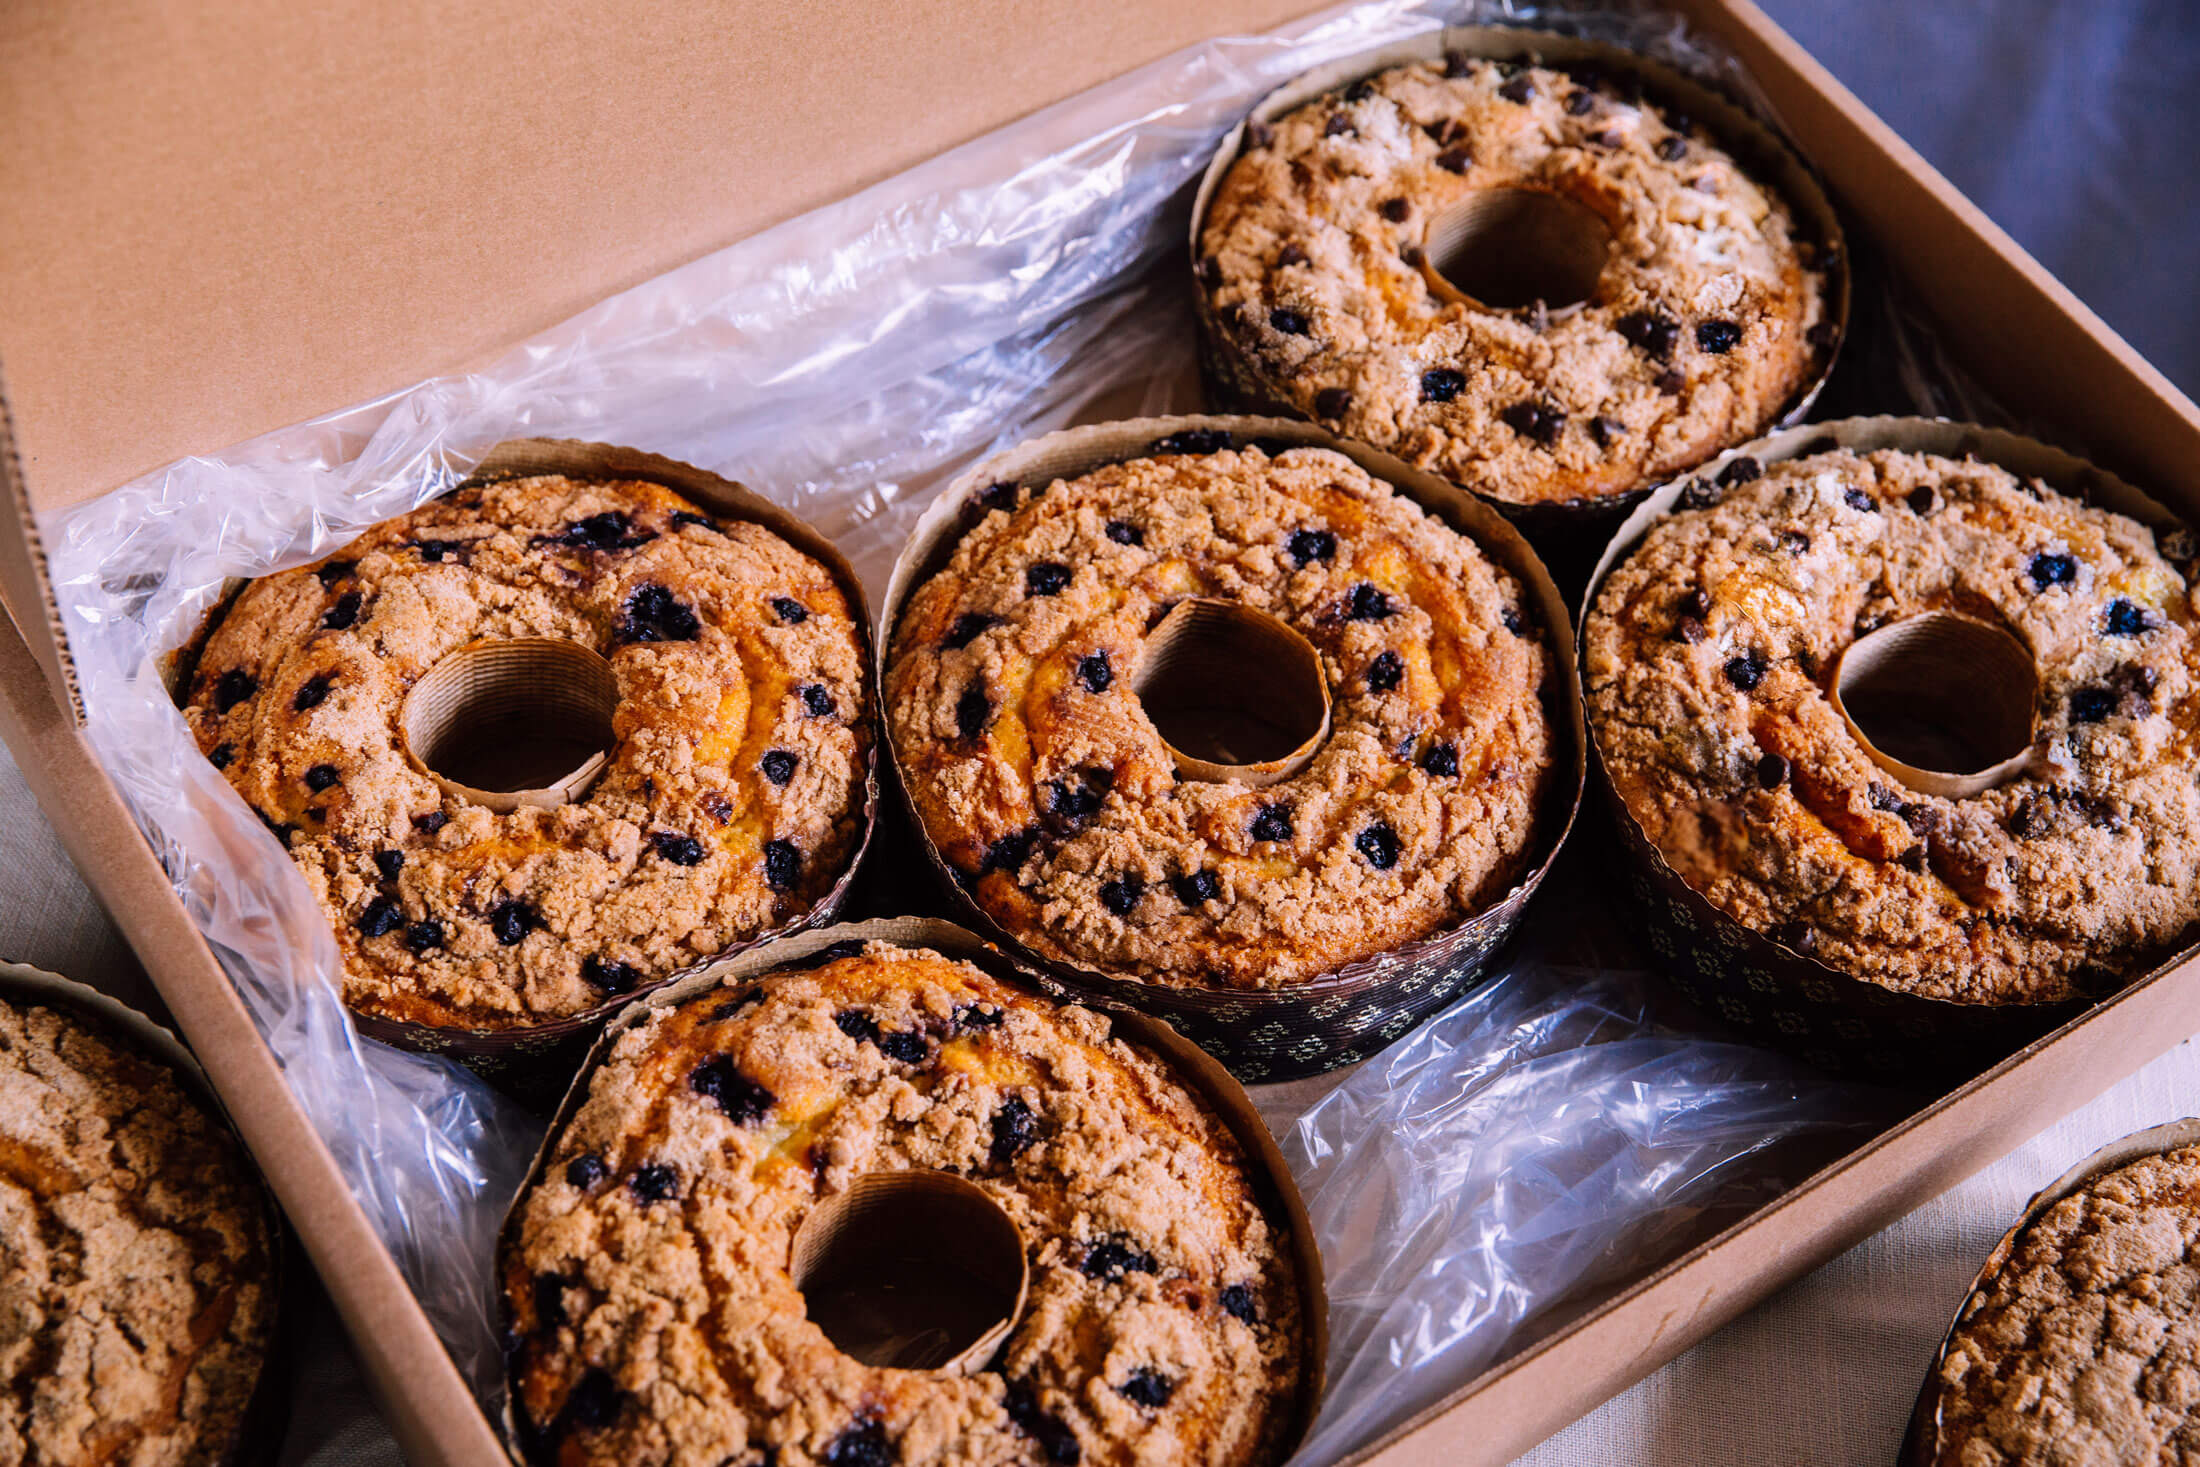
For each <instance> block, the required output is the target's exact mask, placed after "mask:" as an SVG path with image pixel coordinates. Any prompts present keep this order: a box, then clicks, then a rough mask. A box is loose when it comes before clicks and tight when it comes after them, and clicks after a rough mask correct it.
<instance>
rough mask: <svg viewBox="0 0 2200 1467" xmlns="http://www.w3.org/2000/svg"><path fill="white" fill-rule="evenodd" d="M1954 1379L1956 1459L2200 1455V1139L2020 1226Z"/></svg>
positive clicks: (1950, 1373) (2134, 1465) (1958, 1343)
mask: <svg viewBox="0 0 2200 1467" xmlns="http://www.w3.org/2000/svg"><path fill="white" fill-rule="evenodd" d="M1938 1383H1939V1389H1940V1393H1941V1396H1940V1421H1941V1426H1940V1452H1939V1455H1938V1456H1937V1457H1936V1458H1935V1459H1934V1460H1935V1462H1936V1463H1938V1464H1940V1467H2065V1464H2070V1467H2075V1464H2090V1463H2100V1464H2104V1467H2107V1464H2118V1467H2123V1464H2130V1467H2138V1464H2156V1463H2159V1464H2162V1467H2177V1464H2188V1463H2193V1462H2200V1149H2196V1148H2192V1147H2187V1148H2185V1149H2183V1150H2179V1151H2172V1152H2168V1153H2166V1154H2164V1155H2161V1156H2150V1157H2147V1158H2145V1159H2143V1160H2141V1161H2136V1162H2133V1163H2132V1164H2131V1165H2129V1166H2126V1167H2121V1168H2119V1169H2117V1170H2116V1171H2113V1172H2110V1173H2108V1174H2107V1175H2106V1176H2103V1177H2099V1178H2096V1179H2095V1180H2094V1181H2092V1182H2089V1183H2087V1184H2086V1185H2085V1186H2084V1187H2082V1188H2080V1189H2079V1190H2078V1191H2076V1192H2074V1193H2072V1194H2071V1195H2070V1196H2068V1197H2065V1198H2063V1199H2062V1200H2061V1201H2059V1202H2057V1203H2055V1204H2054V1205H2053V1206H2052V1207H2050V1208H2048V1210H2047V1211H2046V1212H2045V1213H2043V1214H2041V1215H2040V1217H2039V1218H2038V1219H2037V1220H2036V1221H2034V1222H2033V1223H2032V1224H2031V1225H2030V1226H2029V1227H2027V1228H2025V1229H2024V1231H2023V1232H2021V1233H2019V1234H2018V1235H2017V1239H2016V1246H2015V1248H2014V1249H2013V1251H2012V1252H2011V1253H2010V1256H2009V1258H2008V1259H2007V1260H2006V1261H2005V1262H2004V1263H2003V1264H2002V1265H2001V1267H2000V1268H1998V1269H1996V1270H1995V1271H1994V1273H1993V1274H1992V1276H1991V1277H1989V1278H1988V1279H1987V1280H1986V1281H1985V1283H1984V1284H1983V1285H1982V1287H1981V1290H1980V1295H1979V1296H1974V1302H1973V1303H1972V1304H1970V1305H1967V1306H1966V1307H1965V1312H1964V1318H1963V1319H1962V1321H1961V1322H1960V1323H1958V1324H1957V1326H1956V1328H1955V1331H1954V1333H1953V1334H1952V1335H1951V1336H1950V1337H1949V1341H1948V1346H1947V1349H1946V1350H1945V1352H1944V1353H1943V1355H1942V1359H1941V1363H1940V1371H1939V1376H1938Z"/></svg>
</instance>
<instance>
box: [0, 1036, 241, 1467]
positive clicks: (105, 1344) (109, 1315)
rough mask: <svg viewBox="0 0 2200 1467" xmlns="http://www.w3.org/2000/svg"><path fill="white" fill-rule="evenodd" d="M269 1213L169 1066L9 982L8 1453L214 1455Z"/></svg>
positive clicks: (4, 1458)
mask: <svg viewBox="0 0 2200 1467" xmlns="http://www.w3.org/2000/svg"><path fill="white" fill-rule="evenodd" d="M267 1228H268V1217H267V1210H266V1205H265V1201H264V1198H263V1196H262V1194H261V1192H260V1189H259V1185H258V1183H257V1182H256V1181H255V1180H254V1179H253V1176H252V1173H251V1171H250V1168H249V1164H248V1163H247V1162H246V1161H245V1159H244V1157H243V1155H242V1154H241V1152H240V1151H239V1149H238V1147H237V1145H236V1143H235V1142H234V1141H233V1140H232V1139H231V1137H230V1135H229V1133H228V1132H227V1130H226V1129H225V1128H224V1127H223V1126H222V1125H221V1124H220V1123H219V1122H217V1121H215V1120H214V1119H213V1118H212V1117H210V1116H208V1115H207V1114H206V1112H204V1111H203V1110H201V1109H200V1108H199V1106H198V1103H197V1102H196V1101H195V1100H193V1099H192V1098H191V1097H190V1096H189V1095H187V1094H186V1093H185V1092H184V1090H183V1088H182V1087H181V1086H180V1085H179V1084H178V1083H177V1081H176V1079H175V1076H174V1075H172V1074H171V1073H170V1072H169V1071H168V1070H167V1069H166V1068H165V1067H163V1066H160V1065H157V1064H154V1063H152V1062H151V1061H149V1060H146V1059H144V1058H142V1057H140V1056H139V1055H138V1054H137V1053H135V1052H134V1051H132V1050H130V1049H128V1048H126V1047H124V1046H123V1045H122V1044H120V1043H118V1042H116V1041H113V1040H110V1039H109V1038H107V1037H105V1036H104V1035H101V1034H98V1033H95V1032H94V1031H93V1030H92V1029H90V1028H88V1027H87V1026H86V1025H85V1024H83V1023H82V1022H81V1021H79V1020H77V1019H75V1018H73V1017H67V1016H64V1015H62V1014H59V1013H57V1012H55V1011H54V1010H52V1009H47V1008H39V1007H33V1006H30V1005H26V1004H20V1003H16V1002H13V1001H4V1002H0V1379H4V1380H5V1382H6V1385H5V1388H4V1389H0V1462H16V1463H33V1464H43V1467H78V1464H82V1467H102V1464H113V1467H210V1464H213V1463H215V1462H217V1461H219V1460H220V1459H221V1456H222V1454H223V1453H224V1452H225V1451H226V1450H227V1449H228V1447H229V1445H230V1443H231V1441H232V1440H233V1439H234V1438H235V1436H236V1434H237V1430H238V1427H239V1424H240V1423H241V1422H242V1420H243V1418H244V1412H245V1407H246V1404H247V1403H248V1402H249V1400H250V1399H251V1396H252V1392H253V1389H254V1387H255V1386H256V1385H257V1384H258V1382H259V1378H260V1368H261V1365H262V1362H263V1361H264V1359H265V1357H266V1351H267V1346H268V1339H269V1334H270V1332H271V1330H272V1327H273V1320H274V1314H275V1307H276V1299H275V1279H274V1275H273V1258H272V1251H271V1240H270V1238H269V1236H268V1231H267Z"/></svg>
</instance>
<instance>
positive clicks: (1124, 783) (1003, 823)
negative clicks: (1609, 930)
mask: <svg viewBox="0 0 2200 1467" xmlns="http://www.w3.org/2000/svg"><path fill="white" fill-rule="evenodd" d="M1193 437H1194V438H1196V439H1199V440H1200V441H1197V442H1194V443H1191V444H1189V445H1185V446H1189V447H1191V448H1193V449H1196V450H1208V449H1211V448H1212V447H1213V445H1212V444H1211V443H1209V442H1207V441H1205V439H1204V438H1201V437H1200V435H1198V434H1195V435H1193ZM988 504H989V507H987V508H986V510H985V513H984V517H983V519H982V520H980V521H979V522H978V523H977V524H976V525H974V526H973V527H972V528H971V529H970V530H969V531H968V533H967V534H966V535H965V536H964V537H963V539H962V540H961V541H960V542H959V543H958V545H957V546H956V549H955V552H954V556H953V558H952V560H951V561H950V562H949V563H948V564H947V565H946V567H945V568H943V569H942V570H941V571H939V573H937V574H936V575H934V576H933V577H932V578H931V579H930V580H928V581H927V582H925V583H924V584H923V585H922V586H921V587H919V588H918V589H917V591H916V592H915V594H914V595H912V596H911V597H910V599H909V602H908V604H907V606H906V608H905V609H904V610H903V612H902V614H901V617H900V623H899V626H898V627H897V628H896V630H895V633H894V641H893V646H892V660H891V665H890V667H889V669H888V672H887V679H886V686H887V702H888V716H889V719H890V721H891V727H892V731H893V736H894V739H895V750H896V754H897V757H898V759H899V761H900V766H901V769H902V771H903V775H904V780H905V783H906V786H907V788H908V790H909V794H910V797H911V800H912V801H913V803H914V805H915V807H916V810H917V813H918V815H919V817H920V819H921V820H922V821H923V824H924V827H925V830H926V831H927V832H928V833H929V835H930V836H931V839H932V840H933V842H934V843H935V844H936V845H937V847H938V848H939V850H940V852H941V854H942V856H943V857H944V858H945V859H946V861H947V862H948V863H949V865H950V866H952V867H953V868H954V869H955V870H956V871H957V872H958V873H960V874H961V876H962V878H963V879H964V881H965V883H966V886H967V889H968V890H970V892H971V894H972V896H973V898H974V899H975V900H976V901H977V902H978V903H979V905H980V906H982V907H983V908H984V909H985V910H986V912H987V913H988V914H989V915H991V916H992V917H993V919H994V920H995V921H997V922H999V923H1001V925H1002V926H1003V927H1004V928H1006V929H1007V930H1008V931H1010V932H1012V933H1014V934H1015V935H1016V936H1017V937H1018V938H1019V939H1020V940H1022V941H1024V942H1025V943H1027V944H1029V945H1030V946H1032V947H1033V948H1034V949H1036V950H1038V951H1039V952H1041V953H1044V954H1046V955H1048V956H1050V957H1053V958H1056V959H1058V960H1061V961H1064V962H1068V963H1072V964H1075V965H1078V966H1081V967H1086V968H1090V969H1093V970H1095V971H1099V972H1103V973H1108V974H1113V975H1121V976H1128V977H1132V978H1137V979H1141V980H1145V981H1151V982H1156V983H1164V984H1171V985H1189V984H1211V985H1223V986H1230V987H1239V988H1263V987H1275V986H1280V985H1287V984H1290V983H1293V982H1297V981H1302V980H1304V979H1308V978H1312V977H1315V976H1318V975H1320V974H1323V973H1326V972H1330V971H1332V970H1334V969H1336V968H1337V967H1339V966H1340V965H1342V964H1345V963H1349V962H1352V961H1355V960H1357V959H1361V958H1365V957H1369V956H1371V955H1374V954H1377V953H1381V952H1384V951H1387V950H1389V949H1391V948H1394V947H1396V946H1397V945H1399V944H1400V943H1403V942H1407V941H1411V940H1414V939H1418V938H1422V937H1427V936H1430V935H1432V934H1434V933H1436V932H1439V931H1441V930H1443V929H1445V928H1447V927H1451V926H1455V925H1457V924H1458V923H1459V922H1461V921H1463V920H1466V919H1468V918H1470V917H1472V916H1474V915H1476V914H1477V913H1478V912H1479V911H1481V910H1482V909H1483V908H1484V907H1486V906H1487V905H1489V904H1490V903H1491V902H1492V901H1494V900H1495V899H1496V898H1497V897H1498V896H1500V895H1502V893H1503V892H1504V891H1505V890H1506V888H1507V887H1508V886H1509V885H1510V884H1511V883H1512V882H1514V881H1515V880H1517V879H1518V878H1519V876H1520V875H1521V874H1522V873H1523V870H1524V866H1525V864H1526V861H1527V859H1528V857H1529V853H1530V850H1531V846H1532V841H1533V836H1534V832H1535V825H1536V818H1537V815H1538V813H1539V806H1540V804H1541V801H1542V797H1543V794H1544V791H1545V788H1546V786H1547V784H1548V782H1549V780H1550V778H1551V769H1552V762H1553V749H1552V738H1553V736H1552V730H1551V726H1550V720H1549V718H1548V716H1547V714H1546V713H1545V710H1544V706H1543V703H1542V701H1541V697H1540V695H1541V693H1542V691H1543V689H1544V682H1545V679H1546V677H1547V676H1548V675H1549V674H1550V671H1551V666H1552V663H1551V658H1550V656H1549V654H1548V652H1547V651H1546V650H1545V648H1544V646H1543V644H1542V640H1541V638H1542V635H1543V633H1542V631H1541V629H1540V628H1539V627H1538V626H1537V624H1536V622H1535V620H1534V618H1533V615H1532V613H1531V612H1530V611H1529V610H1528V607H1527V602H1526V600H1525V597H1524V594H1523V591H1522V588H1521V586H1520V584H1519V582H1518V581H1517V579H1516V578H1515V577H1513V575H1512V574H1511V573H1510V572H1508V571H1506V570H1504V569H1502V568H1500V567H1499V566H1497V565H1496V564H1494V563H1493V562H1492V561H1491V560H1490V559H1489V558H1488V557H1487V556H1485V555H1484V554H1483V553H1482V551H1481V550H1480V549H1479V548H1478V547H1476V545H1475V544H1474V542H1473V541H1471V540H1470V539H1468V538H1467V537H1466V536H1464V535H1462V534H1460V533H1459V532H1457V531H1455V530H1453V529H1452V528H1450V527H1449V526H1448V525H1446V524H1444V523H1443V522H1442V521H1441V520H1439V519H1437V518H1436V517H1435V516H1433V515H1431V514H1429V513H1428V512H1426V511H1425V510H1423V509H1421V508H1420V507H1419V506H1418V505H1416V504H1414V503H1413V502H1412V501H1411V500H1410V499H1407V498H1405V497H1404V496H1402V495H1400V494H1398V493H1396V492H1395V491H1393V490H1392V489H1391V488H1390V487H1389V486H1388V485H1386V484H1382V483H1380V482H1378V481H1377V480H1375V479H1373V478H1371V477H1370V476H1369V475H1368V474H1367V473H1366V471H1365V470H1363V469H1361V468H1360V467H1359V466H1358V465H1357V464H1355V463H1353V462H1352V461H1351V460H1350V459H1348V458H1346V457H1345V456H1343V455H1342V454H1339V453H1335V452H1332V451H1330V450H1327V449H1320V448H1291V449H1287V450H1283V451H1281V452H1278V453H1277V454H1275V455H1273V456H1271V455H1270V454H1268V453H1267V452H1265V451H1263V450H1262V449H1261V448H1259V447H1256V446H1247V447H1243V448H1237V449H1230V448H1222V449H1219V450H1217V451H1191V452H1160V453H1156V454H1154V455H1153V456H1150V457H1146V458H1140V459H1133V460H1130V461H1128V462H1125V463H1120V464H1113V465H1109V466H1107V467H1104V468H1100V469H1096V470H1094V471H1093V472H1091V473H1088V474H1085V475H1082V476H1080V477H1079V478H1077V479H1075V480H1072V481H1068V482H1057V483H1054V484H1052V485H1048V486H1044V487H1043V488H1040V489H1022V490H1015V491H1013V492H1008V491H1004V492H1003V493H1001V494H999V495H995V496H990V497H989V501H988ZM1187 597H1212V598H1217V599H1221V600H1226V601H1231V602H1235V603H1238V604H1240V605H1243V606H1248V607H1252V608H1254V609H1256V610H1258V611H1260V612H1263V613H1266V614H1268V615H1271V616H1273V617H1275V618H1276V619H1277V620H1279V621H1281V622H1283V623H1285V624H1286V625H1287V626H1289V627H1292V628H1294V629H1296V630H1297V631H1298V632H1299V633H1301V634H1302V635H1303V636H1304V637H1305V638H1306V639H1307V640H1308V641H1309V642H1311V643H1312V644H1313V645H1314V646H1315V648H1317V649H1318V650H1319V652H1320V654H1321V662H1322V675H1323V677H1324V678H1325V679H1326V681H1327V683H1328V686H1329V689H1330V695H1331V700H1332V709H1331V732H1330V734H1329V737H1328V739H1327V741H1326V742H1324V743H1323V744H1322V746H1321V747H1320V749H1319V750H1318V751H1317V752H1316V753H1315V755H1314V757H1313V759H1312V762H1311V763H1310V764H1308V765H1307V766H1306V767H1305V768H1304V769H1303V770H1301V771H1300V772H1299V773H1297V774H1295V775H1293V776H1292V777H1290V778H1288V779H1286V780H1284V781H1283V782H1281V783H1278V784H1273V785H1268V786H1266V787H1253V786H1250V785H1248V784H1245V783H1241V782H1238V781H1235V780H1232V781H1210V780H1203V779H1192V778H1185V779H1180V778H1179V777H1178V770H1177V765H1176V761H1175V759H1174V756H1173V755H1172V754H1171V753H1170V751H1169V749H1168V747H1167V746H1166V745H1165V744H1164V743H1163V741H1162V738H1161V735H1160V733H1159V732H1158V731H1157V730H1156V728H1155V726H1154V724H1153V722H1152V720H1151V718H1150V717H1149V716H1148V715H1147V713H1146V711H1145V709H1144V707H1143V706H1142V704H1141V702H1140V699H1139V695H1138V693H1137V692H1136V691H1135V689H1134V686H1133V684H1134V680H1135V679H1136V676H1137V674H1138V671H1139V667H1140V662H1141V658H1142V657H1143V656H1144V655H1145V654H1146V648H1147V643H1148V638H1149V637H1150V635H1151V634H1152V632H1153V629H1154V628H1155V627H1156V625H1158V623H1159V622H1160V620H1161V618H1162V617H1163V616H1164V615H1165V614H1167V613H1168V611H1169V610H1170V608H1172V607H1173V606H1175V605H1176V604H1177V603H1178V602H1180V601H1182V600H1183V599H1185V598H1187Z"/></svg>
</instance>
